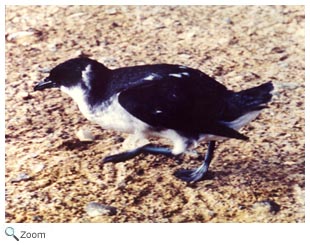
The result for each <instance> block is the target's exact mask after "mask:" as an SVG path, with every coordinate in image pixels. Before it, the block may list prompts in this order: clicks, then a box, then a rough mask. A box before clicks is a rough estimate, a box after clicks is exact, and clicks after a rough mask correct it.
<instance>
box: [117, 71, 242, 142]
mask: <svg viewBox="0 0 310 245" xmlns="http://www.w3.org/2000/svg"><path fill="white" fill-rule="evenodd" d="M202 74H203V73H202ZM202 74H199V77H197V76H196V77H195V76H186V77H185V76H183V77H174V76H169V75H165V76H160V79H159V78H157V79H155V80H154V81H145V82H144V83H140V84H139V85H137V86H133V87H130V88H127V89H125V90H123V91H121V92H120V94H119V97H118V99H119V103H120V104H121V105H122V106H123V107H124V108H125V109H126V110H127V111H128V112H129V113H131V114H132V115H133V116H135V117H137V118H138V119H140V120H142V121H143V122H146V123H147V124H149V125H151V126H152V127H154V128H157V129H158V130H161V129H174V130H177V131H178V132H179V133H182V134H183V135H187V136H193V137H195V136H198V135H199V134H202V133H206V134H214V135H219V136H224V137H229V138H237V139H247V137H245V136H243V135H242V134H240V133H238V132H237V131H235V130H233V129H231V128H229V127H227V126H225V125H223V124H221V122H220V121H221V117H222V114H223V110H224V108H225V103H226V99H225V97H227V96H229V93H231V92H230V91H228V90H227V89H226V88H225V87H224V86H223V85H221V84H219V83H218V82H216V81H215V80H214V79H212V78H210V77H208V76H206V75H204V76H203V75H202Z"/></svg>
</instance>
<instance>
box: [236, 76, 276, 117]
mask: <svg viewBox="0 0 310 245" xmlns="http://www.w3.org/2000/svg"><path fill="white" fill-rule="evenodd" d="M272 90H273V84H272V82H271V81H269V82H266V83H264V84H261V85H259V86H257V87H254V88H249V89H246V90H243V91H240V92H237V93H235V94H234V96H235V97H237V98H236V99H237V101H238V102H239V103H240V106H241V108H242V109H243V110H244V112H250V111H257V110H261V109H263V108H265V107H266V106H267V103H268V102H269V101H270V100H271V98H272V94H271V91H272Z"/></svg>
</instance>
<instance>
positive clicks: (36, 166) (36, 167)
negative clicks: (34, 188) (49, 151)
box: [32, 163, 45, 173]
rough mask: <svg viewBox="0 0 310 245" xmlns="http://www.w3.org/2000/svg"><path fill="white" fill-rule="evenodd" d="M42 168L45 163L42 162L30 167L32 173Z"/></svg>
mask: <svg viewBox="0 0 310 245" xmlns="http://www.w3.org/2000/svg"><path fill="white" fill-rule="evenodd" d="M44 168H45V165H44V164H43V163H38V164H35V165H34V166H33V167H32V172H33V173H39V172H41V171H42V170H43V169H44Z"/></svg>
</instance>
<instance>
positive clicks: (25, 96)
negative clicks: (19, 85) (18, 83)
mask: <svg viewBox="0 0 310 245" xmlns="http://www.w3.org/2000/svg"><path fill="white" fill-rule="evenodd" d="M16 98H17V99H22V100H28V99H30V98H32V97H31V95H30V94H29V93H28V92H26V91H21V92H19V93H17V94H16Z"/></svg>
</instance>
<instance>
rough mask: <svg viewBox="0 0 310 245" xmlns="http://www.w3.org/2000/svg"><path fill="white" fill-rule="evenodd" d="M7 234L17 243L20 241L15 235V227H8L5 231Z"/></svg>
mask: <svg viewBox="0 0 310 245" xmlns="http://www.w3.org/2000/svg"><path fill="white" fill-rule="evenodd" d="M5 234H6V235H7V236H12V237H14V238H15V240H16V241H19V239H18V237H17V236H15V234H14V229H13V227H7V228H6V229H5Z"/></svg>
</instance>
